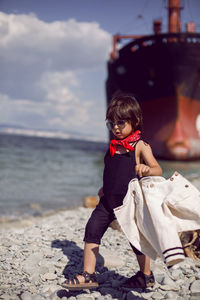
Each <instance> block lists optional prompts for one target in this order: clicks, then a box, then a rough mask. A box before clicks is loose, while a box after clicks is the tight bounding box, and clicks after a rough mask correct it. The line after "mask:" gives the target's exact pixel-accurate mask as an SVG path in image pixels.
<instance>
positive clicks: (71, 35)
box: [0, 0, 200, 140]
mask: <svg viewBox="0 0 200 300" xmlns="http://www.w3.org/2000/svg"><path fill="white" fill-rule="evenodd" d="M181 2H182V3H183V4H184V10H182V11H181V17H182V23H185V22H191V21H194V22H195V23H196V31H198V32H200V13H199V12H200V0H185V1H181ZM166 4H167V2H166V1H164V0H56V1H55V0H0V68H1V72H0V126H2V125H4V126H5V125H6V126H9V127H22V128H28V129H33V130H43V131H44V130H56V131H60V132H72V133H73V132H74V133H79V134H81V135H83V136H93V137H96V138H97V139H100V140H105V139H106V138H107V130H106V127H105V111H106V94H105V81H106V77H107V65H106V64H107V61H108V59H109V53H110V51H111V46H112V35H113V34H116V33H121V34H151V33H152V21H153V19H162V22H163V31H164V32H166V31H167V10H166V8H165V7H166ZM182 27H183V30H184V26H182Z"/></svg>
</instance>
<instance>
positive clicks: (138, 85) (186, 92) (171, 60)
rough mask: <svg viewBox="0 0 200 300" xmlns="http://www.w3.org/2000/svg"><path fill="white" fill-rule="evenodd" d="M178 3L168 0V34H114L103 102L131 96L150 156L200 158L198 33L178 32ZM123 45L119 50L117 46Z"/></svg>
mask: <svg viewBox="0 0 200 300" xmlns="http://www.w3.org/2000/svg"><path fill="white" fill-rule="evenodd" d="M181 8H182V7H181V4H180V0H168V7H167V9H168V18H169V20H168V33H162V32H161V27H162V23H161V20H154V23H153V28H154V34H153V35H146V36H135V35H115V36H113V49H112V52H111V54H110V59H109V61H108V78H107V81H106V95H107V104H108V103H109V101H110V100H111V98H112V96H113V95H114V94H115V93H116V92H117V91H119V92H126V93H132V94H134V95H135V96H136V97H137V99H138V100H139V103H140V106H141V108H142V112H143V117H144V133H143V139H144V140H146V141H148V142H149V143H150V144H151V146H152V148H153V152H154V154H155V156H156V157H157V158H162V159H171V160H193V159H200V33H196V32H195V24H194V23H187V24H186V31H185V32H182V31H181V21H180V11H181ZM122 39H128V40H129V41H128V43H127V44H126V45H124V46H122V47H121V48H120V49H119V45H118V44H119V42H120V41H121V40H122Z"/></svg>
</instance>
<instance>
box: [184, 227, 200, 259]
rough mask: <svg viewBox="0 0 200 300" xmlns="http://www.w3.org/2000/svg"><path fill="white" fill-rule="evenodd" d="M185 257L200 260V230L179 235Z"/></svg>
mask: <svg viewBox="0 0 200 300" xmlns="http://www.w3.org/2000/svg"><path fill="white" fill-rule="evenodd" d="M179 237H180V240H181V243H182V245H183V249H184V252H185V256H188V257H190V258H192V259H193V260H198V259H200V230H193V231H184V232H181V233H180V234H179Z"/></svg>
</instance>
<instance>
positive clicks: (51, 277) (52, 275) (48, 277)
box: [40, 273, 57, 280]
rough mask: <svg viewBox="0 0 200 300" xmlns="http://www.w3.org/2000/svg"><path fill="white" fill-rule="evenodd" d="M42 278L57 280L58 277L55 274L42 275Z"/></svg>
mask: <svg viewBox="0 0 200 300" xmlns="http://www.w3.org/2000/svg"><path fill="white" fill-rule="evenodd" d="M40 277H41V278H42V279H43V280H55V279H56V278H57V275H56V274H54V273H45V274H41V275H40Z"/></svg>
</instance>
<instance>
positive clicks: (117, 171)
mask: <svg viewBox="0 0 200 300" xmlns="http://www.w3.org/2000/svg"><path fill="white" fill-rule="evenodd" d="M104 165H105V166H104V174H103V194H104V196H103V197H101V199H100V201H99V204H98V205H97V207H96V208H95V209H94V211H93V213H92V215H91V217H90V219H89V220H88V222H87V225H86V229H85V237H84V241H85V242H87V243H95V244H100V243H101V238H102V236H103V235H104V233H105V231H106V230H107V228H108V226H109V224H110V223H111V222H112V221H113V220H114V219H115V215H114V212H113V209H114V208H116V207H118V206H120V205H122V204H123V199H124V197H125V195H126V193H127V190H128V184H129V182H130V181H131V179H133V178H135V177H137V175H136V172H135V166H136V161H135V150H134V151H130V152H126V153H123V154H117V153H115V154H114V156H111V155H110V151H109V150H108V151H107V152H106V155H105V157H104ZM131 246H132V248H133V250H134V252H135V253H136V254H138V255H140V254H142V253H141V252H140V251H138V250H137V249H136V248H135V247H134V246H133V245H131Z"/></svg>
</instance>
